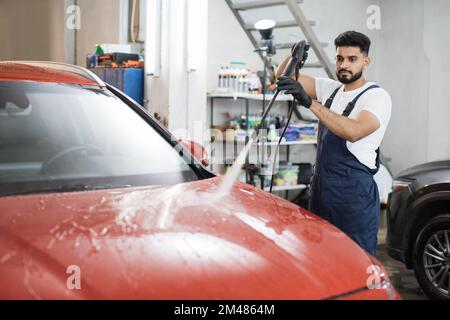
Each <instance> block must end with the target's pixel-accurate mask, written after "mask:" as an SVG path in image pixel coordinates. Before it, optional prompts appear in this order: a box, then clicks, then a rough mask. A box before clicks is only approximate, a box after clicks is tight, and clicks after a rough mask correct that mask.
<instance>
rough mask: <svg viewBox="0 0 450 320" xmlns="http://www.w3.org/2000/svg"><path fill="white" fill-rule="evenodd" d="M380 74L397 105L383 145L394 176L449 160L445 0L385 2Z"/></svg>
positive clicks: (449, 13) (449, 40) (449, 14)
mask: <svg viewBox="0 0 450 320" xmlns="http://www.w3.org/2000/svg"><path fill="white" fill-rule="evenodd" d="M382 13H383V15H382V20H383V28H382V33H381V35H382V37H381V46H382V47H383V48H384V50H382V51H381V52H380V60H381V64H380V66H379V75H380V79H381V81H382V83H383V84H384V86H385V88H386V89H387V90H388V91H389V93H390V94H391V97H392V101H393V110H392V118H391V123H390V127H389V129H388V132H387V136H386V139H385V142H384V144H383V150H384V153H385V154H386V155H387V156H389V157H391V158H392V163H391V169H392V170H393V171H394V173H398V172H399V171H400V170H402V169H405V168H407V167H409V166H411V165H415V164H419V163H422V162H425V161H431V160H436V159H439V158H443V157H447V158H448V157H450V129H449V126H448V120H449V119H450V110H449V108H448V101H449V98H450V93H449V90H448V88H447V81H448V80H447V77H448V72H449V71H450V63H449V62H448V59H447V57H446V54H445V52H448V51H449V50H450V36H449V34H448V33H447V32H446V30H450V7H449V2H448V1H445V0H442V1H441V0H433V1H424V0H396V1H388V0H383V1H382Z"/></svg>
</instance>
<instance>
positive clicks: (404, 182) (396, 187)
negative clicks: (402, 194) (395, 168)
mask: <svg viewBox="0 0 450 320" xmlns="http://www.w3.org/2000/svg"><path fill="white" fill-rule="evenodd" d="M414 181H415V179H411V178H396V179H394V181H393V182H392V191H393V192H397V191H401V190H403V189H405V188H408V187H409V186H410V185H411V184H412V183H414Z"/></svg>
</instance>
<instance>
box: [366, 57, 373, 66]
mask: <svg viewBox="0 0 450 320" xmlns="http://www.w3.org/2000/svg"><path fill="white" fill-rule="evenodd" d="M371 62H372V60H371V59H370V57H369V56H365V57H364V68H367V67H368V66H369V65H370V63H371Z"/></svg>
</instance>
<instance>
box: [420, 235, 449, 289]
mask: <svg viewBox="0 0 450 320" xmlns="http://www.w3.org/2000/svg"><path fill="white" fill-rule="evenodd" d="M423 266H424V269H425V273H426V275H427V277H428V280H429V281H430V282H431V283H432V284H433V286H434V287H435V288H436V289H437V290H439V291H440V292H441V293H443V294H445V295H447V296H450V230H440V231H437V232H435V233H434V234H433V235H431V237H430V238H429V239H428V241H427V242H426V244H425V249H424V251H423Z"/></svg>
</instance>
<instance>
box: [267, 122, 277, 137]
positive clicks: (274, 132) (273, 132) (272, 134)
mask: <svg viewBox="0 0 450 320" xmlns="http://www.w3.org/2000/svg"><path fill="white" fill-rule="evenodd" d="M267 140H269V141H277V140H278V132H277V129H276V128H275V124H271V125H270V126H269V132H268V133H267Z"/></svg>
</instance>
